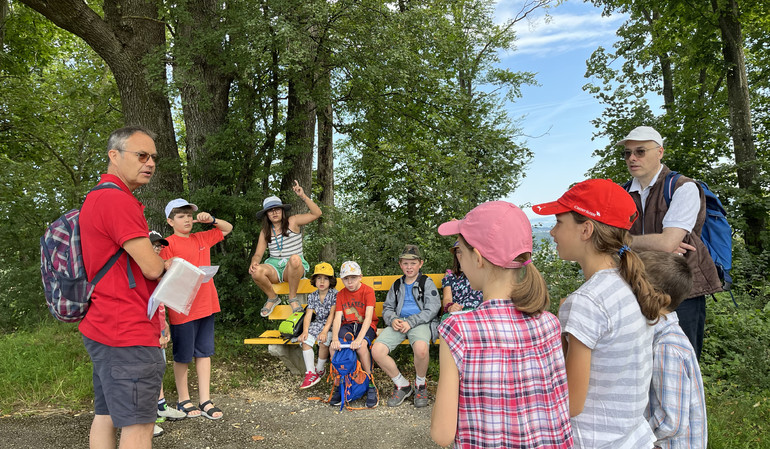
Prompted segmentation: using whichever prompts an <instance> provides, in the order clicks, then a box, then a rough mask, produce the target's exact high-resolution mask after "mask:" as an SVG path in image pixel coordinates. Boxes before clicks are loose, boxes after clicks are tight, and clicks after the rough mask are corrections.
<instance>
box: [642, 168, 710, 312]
mask: <svg viewBox="0 0 770 449" xmlns="http://www.w3.org/2000/svg"><path fill="white" fill-rule="evenodd" d="M670 171H671V170H669V169H668V167H666V166H665V165H663V170H661V171H660V174H658V179H657V180H656V182H655V184H653V185H652V186H651V187H650V194H649V195H648V196H647V204H645V207H644V212H642V199H641V196H640V195H639V192H629V193H630V194H631V198H633V199H634V203H636V210H637V211H638V212H639V218H638V219H637V220H636V221H635V222H634V224H633V226H631V231H630V232H631V234H632V235H642V234H660V233H662V232H663V217H664V216H665V215H666V212H667V211H668V206H666V199H665V198H664V197H663V184H664V180H665V179H666V174H668V173H669V172H670ZM685 182H694V181H693V180H692V179H690V178H687V177H685V176H680V177H679V179H678V180H677V182H676V185H675V186H674V189H673V190H672V193H671V194H672V195H673V192H674V191H675V190H676V189H678V188H679V186H681V185H682V184H684V183H685ZM696 185H698V184H697V183H696ZM698 191H699V192H700V210H699V211H698V218H697V220H696V221H695V226H694V227H693V229H692V232H689V233H687V235H685V237H684V240H683V241H684V243H687V244H690V245H692V246H694V247H695V248H696V251H695V252H692V251H688V252H687V254H685V256H684V257H685V258H686V260H687V264H688V265H689V266H690V270H692V290H691V291H690V298H694V297H696V296H701V295H708V294H711V293H716V292H720V291H722V282H721V281H720V280H719V275H718V274H717V269H716V267H715V266H714V261H713V260H712V259H711V255H709V250H708V248H706V245H704V244H703V241H701V239H700V233H701V230H702V229H703V223H704V222H705V221H706V198H705V196H704V194H703V189H701V188H700V185H698Z"/></svg>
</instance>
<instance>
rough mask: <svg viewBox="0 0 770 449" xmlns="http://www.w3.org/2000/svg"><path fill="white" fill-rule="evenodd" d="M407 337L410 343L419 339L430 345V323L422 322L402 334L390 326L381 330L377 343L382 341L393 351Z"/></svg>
mask: <svg viewBox="0 0 770 449" xmlns="http://www.w3.org/2000/svg"><path fill="white" fill-rule="evenodd" d="M405 338H408V339H409V344H410V345H412V346H414V344H415V342H418V341H424V342H425V343H427V344H428V345H430V324H420V325H419V326H417V327H413V328H411V329H409V330H408V331H407V332H406V334H402V333H401V332H399V331H397V330H395V329H393V328H392V327H390V326H388V327H386V328H385V329H383V330H382V331H381V332H380V335H379V337H377V340H376V341H375V343H382V344H384V345H385V346H387V347H388V350H389V351H392V350H394V349H396V348H397V347H398V345H400V344H401V342H402V341H404V339H405Z"/></svg>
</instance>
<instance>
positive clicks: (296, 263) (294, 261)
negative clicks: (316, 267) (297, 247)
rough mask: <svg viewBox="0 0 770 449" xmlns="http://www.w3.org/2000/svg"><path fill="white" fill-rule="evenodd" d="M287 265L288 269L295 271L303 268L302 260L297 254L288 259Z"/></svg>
mask: <svg viewBox="0 0 770 449" xmlns="http://www.w3.org/2000/svg"><path fill="white" fill-rule="evenodd" d="M288 264H289V266H290V267H292V268H294V269H295V270H298V269H300V268H303V267H302V258H301V257H299V255H298V254H294V255H292V256H291V257H289V262H288Z"/></svg>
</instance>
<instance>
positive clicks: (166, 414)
mask: <svg viewBox="0 0 770 449" xmlns="http://www.w3.org/2000/svg"><path fill="white" fill-rule="evenodd" d="M158 417H159V418H164V419H167V420H169V421H179V420H180V419H185V418H187V413H185V412H183V411H181V410H177V409H174V408H171V407H169V406H168V404H163V410H160V409H159V410H158ZM161 422H162V421H161Z"/></svg>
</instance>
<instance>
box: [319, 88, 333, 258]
mask: <svg viewBox="0 0 770 449" xmlns="http://www.w3.org/2000/svg"><path fill="white" fill-rule="evenodd" d="M321 82H322V84H323V89H324V91H325V92H326V94H325V95H324V96H323V104H320V105H319V107H318V114H317V115H318V169H317V171H316V173H317V176H318V185H319V186H320V187H321V193H320V195H319V202H320V205H321V208H322V209H323V210H324V212H327V213H326V214H324V215H322V216H321V218H319V219H318V233H319V234H320V235H321V236H322V237H329V236H330V235H331V230H332V229H333V228H334V222H333V219H332V214H330V213H328V212H330V211H331V210H332V209H333V208H334V141H333V132H334V129H333V126H332V125H333V111H332V104H331V101H330V100H331V99H330V95H329V92H330V90H331V77H330V75H329V74H328V73H325V74H324V75H323V76H322V77H321ZM336 259H337V247H336V245H335V242H334V241H333V239H330V240H329V242H328V243H326V244H325V245H324V246H323V248H321V254H320V260H323V261H326V262H330V263H332V264H333V265H336Z"/></svg>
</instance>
